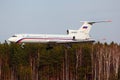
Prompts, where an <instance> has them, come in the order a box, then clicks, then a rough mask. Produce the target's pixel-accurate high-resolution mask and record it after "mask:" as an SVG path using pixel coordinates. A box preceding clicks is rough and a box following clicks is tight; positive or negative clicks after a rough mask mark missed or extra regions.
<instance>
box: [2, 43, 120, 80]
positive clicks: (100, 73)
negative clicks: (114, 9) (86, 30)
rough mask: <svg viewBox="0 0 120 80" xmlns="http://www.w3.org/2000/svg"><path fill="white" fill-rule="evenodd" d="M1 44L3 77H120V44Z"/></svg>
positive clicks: (55, 79) (79, 79)
mask: <svg viewBox="0 0 120 80" xmlns="http://www.w3.org/2000/svg"><path fill="white" fill-rule="evenodd" d="M47 46H48V45H47V44H25V46H24V48H23V47H21V45H20V44H15V43H9V44H8V43H7V42H4V43H0V80H120V45H119V44H116V43H114V42H111V43H110V44H107V43H100V42H95V43H78V44H72V45H71V46H72V47H71V48H68V47H66V46H65V45H63V44H57V45H54V47H53V49H46V47H47Z"/></svg>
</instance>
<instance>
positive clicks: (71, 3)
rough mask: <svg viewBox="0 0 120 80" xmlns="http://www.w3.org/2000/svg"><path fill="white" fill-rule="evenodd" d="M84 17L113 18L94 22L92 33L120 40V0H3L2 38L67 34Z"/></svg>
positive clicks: (0, 9)
mask: <svg viewBox="0 0 120 80" xmlns="http://www.w3.org/2000/svg"><path fill="white" fill-rule="evenodd" d="M85 20H86V21H99V20H112V22H111V23H99V24H95V25H93V27H92V30H91V32H90V34H91V36H92V37H93V38H95V39H96V40H97V41H98V40H99V41H102V42H103V41H106V42H111V41H114V42H117V43H120V0H0V42H4V40H7V39H8V38H9V37H10V36H12V35H13V34H16V33H51V34H66V30H67V29H78V28H79V27H81V25H82V24H81V23H80V21H85ZM104 39H106V40H104Z"/></svg>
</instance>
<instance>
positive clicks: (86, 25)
mask: <svg viewBox="0 0 120 80" xmlns="http://www.w3.org/2000/svg"><path fill="white" fill-rule="evenodd" d="M81 22H82V23H83V25H82V26H81V27H80V28H79V29H78V30H67V34H65V35H59V34H15V35H13V36H12V37H10V38H9V39H8V41H10V42H15V43H48V44H50V43H82V42H94V41H95V40H94V39H92V38H91V37H90V35H89V32H90V30H91V27H92V25H93V24H95V23H101V22H111V21H96V22H94V21H90V22H89V21H81Z"/></svg>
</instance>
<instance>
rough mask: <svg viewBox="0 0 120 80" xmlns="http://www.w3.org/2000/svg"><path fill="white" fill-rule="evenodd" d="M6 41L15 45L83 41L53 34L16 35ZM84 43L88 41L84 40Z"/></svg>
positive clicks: (69, 36)
mask: <svg viewBox="0 0 120 80" xmlns="http://www.w3.org/2000/svg"><path fill="white" fill-rule="evenodd" d="M8 40H9V41H11V42H16V43H70V42H78V41H83V39H79V40H75V39H74V38H73V36H71V35H53V34H16V35H14V36H12V37H10V38H9V39H8ZM91 40H92V39H91ZM84 41H88V40H87V39H84Z"/></svg>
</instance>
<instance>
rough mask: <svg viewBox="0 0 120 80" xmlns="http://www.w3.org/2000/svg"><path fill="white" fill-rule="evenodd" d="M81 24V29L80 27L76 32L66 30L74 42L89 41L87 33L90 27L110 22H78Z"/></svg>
mask: <svg viewBox="0 0 120 80" xmlns="http://www.w3.org/2000/svg"><path fill="white" fill-rule="evenodd" d="M80 22H82V23H83V25H82V27H80V28H79V29H78V30H68V31H67V33H68V35H70V36H73V37H74V39H76V40H81V39H82V40H83V39H85V40H88V39H91V37H90V35H89V32H90V30H91V28H92V25H93V24H95V23H102V22H111V21H110V20H108V21H96V22H94V21H80Z"/></svg>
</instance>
